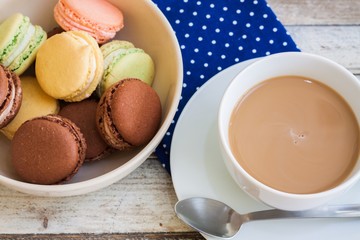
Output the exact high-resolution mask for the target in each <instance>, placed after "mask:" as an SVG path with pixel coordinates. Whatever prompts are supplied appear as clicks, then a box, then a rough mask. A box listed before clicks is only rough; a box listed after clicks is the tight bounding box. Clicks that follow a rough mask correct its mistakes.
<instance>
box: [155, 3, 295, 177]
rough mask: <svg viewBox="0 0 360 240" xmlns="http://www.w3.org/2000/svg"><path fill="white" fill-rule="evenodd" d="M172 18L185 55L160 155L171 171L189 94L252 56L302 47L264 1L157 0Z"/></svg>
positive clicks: (171, 21)
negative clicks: (176, 132) (174, 134)
mask: <svg viewBox="0 0 360 240" xmlns="http://www.w3.org/2000/svg"><path fill="white" fill-rule="evenodd" d="M153 1H154V2H155V4H157V6H158V7H159V9H160V10H161V11H162V12H163V13H164V15H165V16H166V17H167V19H168V20H169V22H170V24H171V25H172V27H173V29H174V31H175V33H176V36H177V38H178V41H179V44H180V49H181V52H182V56H183V65H184V83H183V91H182V96H181V100H180V103H179V107H178V111H177V113H176V116H175V118H174V121H173V122H172V124H171V126H170V128H169V129H168V131H167V133H166V134H165V136H164V138H163V140H162V143H161V144H160V145H159V146H158V147H157V149H156V154H157V156H158V157H159V159H160V161H161V162H162V164H163V166H164V167H165V168H167V169H168V170H170V169H169V159H170V157H169V152H170V146H171V138H172V132H173V130H174V127H175V125H176V121H177V119H178V117H179V115H180V113H181V110H182V109H183V108H184V106H185V104H186V103H187V101H188V100H189V99H190V97H191V96H192V95H193V94H194V92H196V91H197V90H198V89H199V88H200V87H201V85H202V84H203V83H204V82H206V81H207V80H208V79H210V78H211V77H212V76H214V75H215V74H216V73H218V72H219V71H222V70H223V69H225V68H227V67H229V66H231V65H233V64H236V63H238V62H241V61H244V60H248V59H251V58H256V57H262V56H267V55H270V54H273V53H278V52H285V51H299V49H298V48H297V47H296V45H295V43H294V42H293V40H292V39H291V37H290V36H289V34H288V33H287V32H286V29H285V28H284V27H283V25H282V24H281V23H280V21H279V20H278V19H277V18H276V16H275V14H274V13H273V11H272V10H271V8H270V7H269V6H268V4H267V3H266V1H265V0H221V1H220V0H198V1H196V0H153Z"/></svg>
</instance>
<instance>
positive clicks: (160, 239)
mask: <svg viewBox="0 0 360 240" xmlns="http://www.w3.org/2000/svg"><path fill="white" fill-rule="evenodd" d="M0 239H2V240H44V239H52V240H63V239H65V240H66V239H75V240H76V239H89V240H145V239H148V240H152V239H157V240H189V239H193V240H203V239H204V237H203V236H202V235H200V233H198V232H180V233H123V234H118V233H113V234H101V235H98V234H27V235H14V234H0Z"/></svg>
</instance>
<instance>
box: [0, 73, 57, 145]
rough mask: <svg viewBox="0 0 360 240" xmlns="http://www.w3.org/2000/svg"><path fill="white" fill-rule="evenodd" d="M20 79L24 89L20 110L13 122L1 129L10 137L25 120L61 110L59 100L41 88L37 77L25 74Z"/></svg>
mask: <svg viewBox="0 0 360 240" xmlns="http://www.w3.org/2000/svg"><path fill="white" fill-rule="evenodd" d="M20 80H21V88H22V91H23V99H22V103H21V107H20V110H19V112H18V114H17V115H16V117H15V118H14V119H13V120H12V121H11V122H10V123H9V124H8V125H7V126H6V127H4V128H2V129H1V132H2V133H3V134H4V135H5V136H6V137H7V138H9V139H12V138H13V136H14V134H15V132H16V131H17V129H18V128H19V127H20V125H21V124H23V123H24V122H25V121H27V120H29V119H32V118H34V117H40V116H45V115H48V114H57V113H58V112H59V101H58V100H56V99H55V98H52V97H50V96H49V95H47V94H46V93H45V92H44V91H43V90H42V89H41V88H40V86H39V84H38V82H37V80H36V78H34V77H30V76H24V77H21V79H20Z"/></svg>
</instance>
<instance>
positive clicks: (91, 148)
mask: <svg viewBox="0 0 360 240" xmlns="http://www.w3.org/2000/svg"><path fill="white" fill-rule="evenodd" d="M97 105H98V103H97V101H95V100H92V99H86V100H83V101H81V102H76V103H70V104H67V105H65V106H64V107H62V108H61V110H60V112H59V115H61V116H63V117H65V118H67V119H70V120H71V121H72V122H74V123H75V124H76V125H77V126H78V127H79V128H80V130H81V132H82V133H83V135H84V138H85V140H86V144H87V150H86V156H85V161H94V160H99V159H102V158H103V157H104V156H106V155H107V154H108V153H110V152H112V148H111V147H110V146H109V145H107V144H106V143H105V141H104V140H103V138H102V137H101V135H100V133H99V131H98V129H97V127H96V119H95V117H96V108H97Z"/></svg>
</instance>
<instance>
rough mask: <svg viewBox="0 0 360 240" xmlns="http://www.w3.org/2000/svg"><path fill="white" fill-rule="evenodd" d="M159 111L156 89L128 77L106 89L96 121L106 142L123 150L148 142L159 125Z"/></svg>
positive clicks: (159, 104)
mask: <svg viewBox="0 0 360 240" xmlns="http://www.w3.org/2000/svg"><path fill="white" fill-rule="evenodd" d="M161 115H162V110H161V102H160V99H159V96H158V94H157V93H156V91H155V90H154V89H153V88H152V87H150V86H149V85H148V84H146V83H144V82H143V81H141V80H139V79H134V78H130V79H124V80H121V81H119V82H117V83H115V84H114V85H112V86H111V87H110V88H109V89H108V90H106V92H105V93H104V94H103V96H102V97H101V99H100V102H99V104H98V107H97V111H96V123H97V127H98V129H99V132H100V134H101V135H102V136H103V138H104V140H105V142H107V144H109V145H110V146H112V147H113V148H115V149H118V150H126V149H131V148H133V147H137V146H141V145H144V144H146V143H148V142H149V141H150V140H151V139H152V138H153V137H154V136H155V134H156V132H157V130H158V129H159V126H160V122H161Z"/></svg>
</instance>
